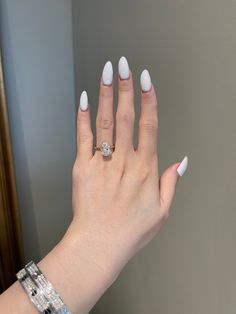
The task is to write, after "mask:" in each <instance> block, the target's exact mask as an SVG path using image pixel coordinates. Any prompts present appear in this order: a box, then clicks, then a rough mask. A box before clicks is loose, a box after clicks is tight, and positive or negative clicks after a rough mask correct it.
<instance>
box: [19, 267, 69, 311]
mask: <svg viewBox="0 0 236 314" xmlns="http://www.w3.org/2000/svg"><path fill="white" fill-rule="evenodd" d="M16 277H17V279H18V280H19V282H20V283H21V285H22V287H23V288H24V290H25V292H26V293H27V295H28V296H29V298H30V300H31V301H32V302H33V303H34V305H35V306H36V308H37V309H38V311H39V313H42V314H71V312H70V311H69V310H68V308H67V306H66V305H65V304H64V302H63V301H62V299H61V298H60V296H59V295H58V293H57V292H56V291H55V289H54V288H53V286H52V284H51V283H50V282H49V281H48V280H47V279H46V277H45V276H44V275H43V273H42V272H41V270H40V269H39V268H38V266H37V265H36V264H35V263H34V262H33V261H31V262H29V263H28V264H27V265H26V266H25V267H24V268H23V269H22V270H20V271H19V272H18V273H17V274H16Z"/></svg>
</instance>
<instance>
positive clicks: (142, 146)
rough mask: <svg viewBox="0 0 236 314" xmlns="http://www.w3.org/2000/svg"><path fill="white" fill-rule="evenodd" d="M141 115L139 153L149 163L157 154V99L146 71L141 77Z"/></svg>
mask: <svg viewBox="0 0 236 314" xmlns="http://www.w3.org/2000/svg"><path fill="white" fill-rule="evenodd" d="M140 83H141V89H142V92H141V113H140V119H139V133H138V153H139V154H140V155H142V156H143V157H144V158H145V159H146V160H147V161H148V160H151V159H153V156H154V155H156V153H157V127H158V119H157V99H156V94H155V90H154V87H153V85H152V82H151V78H150V75H149V72H148V71H147V70H144V71H143V72H142V74H141V77H140Z"/></svg>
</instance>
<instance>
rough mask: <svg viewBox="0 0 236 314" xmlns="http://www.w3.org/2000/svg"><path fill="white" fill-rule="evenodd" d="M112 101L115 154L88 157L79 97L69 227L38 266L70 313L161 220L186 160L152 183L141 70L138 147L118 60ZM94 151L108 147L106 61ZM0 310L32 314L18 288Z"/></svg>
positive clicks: (149, 111)
mask: <svg viewBox="0 0 236 314" xmlns="http://www.w3.org/2000/svg"><path fill="white" fill-rule="evenodd" d="M119 76H120V77H119V100H118V110H117V113H116V141H115V151H114V152H113V154H112V156H111V158H110V159H106V158H105V159H104V158H103V156H102V155H101V152H100V151H96V153H95V154H94V155H93V134H92V131H91V125H90V115H89V108H88V101H87V94H86V93H85V92H83V93H82V96H81V99H80V108H79V110H78V123H77V157H76V161H75V163H74V167H73V213H74V215H73V221H72V223H71V225H70V226H69V228H68V230H67V232H66V234H65V235H64V237H63V239H62V240H61V241H60V242H59V243H58V244H57V245H56V246H55V247H54V248H53V250H52V251H50V252H49V254H48V255H46V256H45V257H44V258H43V259H42V260H41V261H40V262H39V263H38V266H39V268H40V269H41V270H42V272H43V273H44V275H45V276H46V277H47V278H48V280H49V281H50V282H51V283H52V284H53V286H54V287H55V289H56V291H57V292H58V293H59V295H60V296H61V297H62V299H63V301H64V302H65V303H66V304H67V306H68V308H69V309H70V310H71V312H72V313H78V314H85V313H88V312H89V311H90V309H91V308H92V307H93V306H94V304H95V303H96V302H97V300H98V299H99V298H100V297H101V296H102V294H103V293H104V292H105V291H106V290H107V288H108V287H109V286H110V285H111V284H112V283H113V282H114V280H115V279H116V278H117V276H118V275H119V273H120V271H121V270H122V268H123V267H124V265H125V264H126V263H127V262H128V261H129V259H130V258H131V257H132V256H133V255H134V254H135V253H136V252H137V251H138V250H140V249H141V248H142V247H143V246H144V245H145V244H146V243H147V242H149V241H150V240H151V238H153V236H154V235H155V234H156V233H157V232H158V230H159V228H160V226H161V225H162V224H163V222H164V221H166V219H167V217H168V215H169V209H170V206H171V203H172V200H173V197H174V193H175V186H176V182H177V180H178V177H179V176H182V175H183V173H184V172H185V170H186V168H187V163H188V159H187V157H185V158H184V159H183V161H182V162H181V164H179V163H175V164H174V165H172V166H171V167H169V168H168V169H167V170H166V171H165V172H164V173H163V174H162V176H161V177H160V178H159V174H158V158H157V126H158V123H157V100H156V95H155V91H154V87H153V86H152V84H151V79H150V76H149V74H148V72H147V70H144V71H143V72H142V75H141V87H142V93H141V115H140V119H139V134H138V135H139V137H138V147H137V149H136V150H135V149H134V147H133V127H134V115H135V113H134V99H133V97H134V96H133V94H134V91H133V81H132V74H131V72H130V71H129V67H128V63H127V61H126V59H125V58H124V57H123V58H121V59H120V62H119ZM96 126H97V139H96V142H97V145H100V144H101V143H102V142H108V143H109V144H112V143H113V129H114V121H113V71H112V65H111V63H110V62H108V63H107V64H106V65H105V68H104V70H103V75H102V79H101V84H100V96H99V108H98V115H97V123H96ZM0 311H1V312H4V313H12V314H21V313H22V314H23V313H24V314H28V313H31V314H32V313H36V312H37V310H36V309H35V307H34V306H33V304H32V302H31V301H30V300H29V298H28V297H27V295H26V294H25V293H24V291H23V289H22V288H21V287H20V284H19V282H15V283H14V284H13V285H12V286H11V287H10V288H9V289H7V290H6V291H5V292H4V293H3V294H2V295H1V297H0Z"/></svg>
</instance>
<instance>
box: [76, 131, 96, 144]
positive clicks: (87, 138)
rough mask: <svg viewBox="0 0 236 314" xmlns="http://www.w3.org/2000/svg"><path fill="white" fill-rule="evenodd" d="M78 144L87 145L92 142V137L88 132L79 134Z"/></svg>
mask: <svg viewBox="0 0 236 314" xmlns="http://www.w3.org/2000/svg"><path fill="white" fill-rule="evenodd" d="M78 137H79V143H88V142H91V141H93V135H92V133H90V132H81V133H79V136H78Z"/></svg>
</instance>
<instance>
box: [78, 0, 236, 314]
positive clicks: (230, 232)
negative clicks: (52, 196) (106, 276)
mask: <svg viewBox="0 0 236 314" xmlns="http://www.w3.org/2000/svg"><path fill="white" fill-rule="evenodd" d="M73 6H74V8H73V13H74V16H73V18H74V38H75V56H76V74H77V86H78V89H77V93H80V92H81V91H82V89H87V91H88V94H89V98H90V103H91V106H92V115H93V127H95V114H96V110H97V97H98V86H99V77H100V75H101V71H102V67H103V65H104V63H105V61H107V60H108V59H111V61H113V63H114V67H115V68H117V61H118V59H119V57H120V56H122V55H125V56H126V57H127V58H128V60H129V63H130V66H131V68H132V70H133V72H134V76H135V84H136V88H137V89H138V88H139V75H140V72H141V70H142V69H143V68H144V67H147V68H148V69H149V70H150V72H151V75H152V79H153V82H154V84H155V85H156V86H158V89H159V91H158V94H159V102H160V107H159V108H160V109H159V116H160V131H159V157H160V167H161V170H163V169H164V168H165V167H167V166H168V165H169V164H171V163H172V162H175V161H177V160H180V159H181V158H182V157H183V156H184V155H185V154H188V155H189V159H190V165H189V169H188V172H187V173H186V175H185V176H184V177H183V179H181V181H180V182H179V186H178V191H177V192H178V194H177V197H176V199H175V203H174V205H173V207H172V214H171V216H170V219H169V222H168V224H167V225H166V226H165V227H164V228H163V230H162V231H161V233H160V234H159V236H157V237H156V238H155V239H154V240H153V241H152V242H151V244H150V245H149V246H148V247H147V248H146V249H145V250H144V251H142V252H141V253H140V254H139V255H138V256H136V257H135V258H134V259H133V260H132V261H131V262H130V263H129V265H128V266H127V268H126V269H125V270H124V271H123V272H122V274H121V276H120V277H119V279H118V281H117V282H116V283H115V284H114V285H113V286H112V288H110V289H109V291H108V292H107V293H106V294H105V295H104V297H103V298H102V299H101V301H100V302H98V304H97V306H96V307H95V309H94V311H93V313H96V314H105V313H113V314H120V313H123V314H126V313H127V314H144V313H147V314H148V313H150V314H153V313H160V314H173V313H176V314H189V313H191V314H213V313H214V314H222V313H224V314H234V313H235V308H236V298H235V291H236V268H235V265H236V205H235V204H236V193H235V182H236V172H235V169H236V149H235V135H236V123H235V117H236V88H235V82H236V58H235V57H236V36H235V31H236V18H235V16H236V2H235V1H231V0H224V1H223V0H220V1H219V0H199V1H195V0H188V1H187V0H186V1H184V0H175V1H168V0H158V1H156V0H146V1H141V0H137V1H127V0H119V1H115V0H113V1H112V0H101V1H73ZM116 73H117V72H116ZM138 93H139V91H138V92H137V98H136V107H137V112H138V106H139V99H138Z"/></svg>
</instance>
